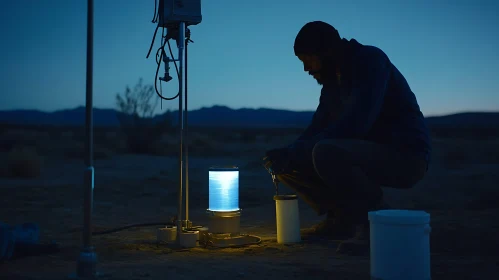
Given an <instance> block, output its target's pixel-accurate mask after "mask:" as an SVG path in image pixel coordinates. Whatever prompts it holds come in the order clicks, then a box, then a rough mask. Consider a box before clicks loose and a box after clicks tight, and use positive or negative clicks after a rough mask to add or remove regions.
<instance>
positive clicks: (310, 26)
mask: <svg viewBox="0 0 499 280" xmlns="http://www.w3.org/2000/svg"><path fill="white" fill-rule="evenodd" d="M294 50H295V55H296V56H297V57H298V58H299V59H300V60H301V61H302V62H303V70H304V71H305V72H308V73H309V74H310V75H311V76H313V77H314V79H316V80H317V83H319V84H321V85H322V84H323V83H324V82H325V80H326V79H327V76H330V75H334V73H335V72H336V68H337V67H339V61H340V57H341V55H342V40H341V37H340V35H339V33H338V31H337V30H336V29H335V28H334V27H332V26H331V25H329V24H327V23H325V22H322V21H313V22H309V23H307V24H305V25H304V26H303V27H302V28H301V29H300V31H299V32H298V35H296V39H295V45H294Z"/></svg>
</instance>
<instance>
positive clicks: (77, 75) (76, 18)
mask: <svg viewBox="0 0 499 280" xmlns="http://www.w3.org/2000/svg"><path fill="white" fill-rule="evenodd" d="M1 7H2V8H1V10H0V13H1V17H0V20H1V24H0V29H1V34H2V36H3V40H2V41H1V44H0V50H1V52H0V55H1V57H0V60H1V61H2V63H1V64H0V74H1V75H0V77H1V79H0V90H1V94H0V110H10V109H39V110H43V111H54V110H59V109H68V108H74V107H77V106H82V105H84V103H85V59H86V7H87V2H86V1H85V0H16V1H13V0H2V1H1ZM153 13H154V0H119V1H118V0H95V27H94V28H95V39H94V43H95V46H94V47H95V49H94V59H95V62H94V67H95V68H94V94H95V98H94V105H95V106H96V107H98V108H114V107H115V95H116V93H118V92H123V91H124V89H125V87H126V86H127V85H129V86H134V85H135V84H136V83H137V81H138V79H139V78H141V77H142V78H143V79H144V82H145V83H146V84H152V83H153V81H154V74H155V70H156V63H155V57H154V55H155V52H156V49H157V48H158V47H159V40H156V44H155V46H154V49H153V53H152V54H151V56H150V57H149V59H146V54H147V51H148V48H149V45H150V43H151V39H152V35H153V33H154V29H155V24H153V23H152V22H151V20H152V18H153ZM202 14H203V21H202V22H201V24H199V25H197V26H192V27H190V29H191V32H192V39H193V40H194V44H191V45H189V47H190V48H189V105H190V109H198V108H200V107H205V106H212V105H225V106H229V107H231V108H242V107H245V108H259V107H272V108H280V109H291V110H315V108H316V106H317V104H318V101H319V94H320V87H319V85H317V83H316V82H315V81H314V80H313V78H312V77H310V76H309V75H308V74H307V73H305V72H303V65H302V64H301V62H300V61H299V60H298V59H297V58H296V57H295V55H294V53H293V42H294V38H295V36H296V34H297V32H298V31H299V29H300V28H301V27H302V26H303V25H304V24H305V23H306V22H309V21H314V20H322V21H325V22H328V23H330V24H331V25H333V26H335V27H336V28H337V29H338V31H339V32H340V36H342V37H344V38H347V39H350V38H355V39H357V40H358V41H359V42H360V43H362V44H367V45H373V46H377V47H379V48H381V49H382V50H383V51H385V53H386V54H387V55H388V56H389V58H390V59H391V61H392V62H393V63H394V64H395V66H397V68H398V69H399V70H400V71H401V72H402V73H403V74H404V75H405V77H406V79H407V80H408V82H409V84H410V86H411V88H412V89H413V91H414V92H415V94H416V96H417V98H418V100H419V104H420V106H421V108H422V111H423V113H424V114H425V115H427V116H428V115H442V114H448V113H454V112H462V111H493V110H497V109H498V108H499V78H498V76H499V75H498V74H499V52H498V50H499V16H497V15H498V14H499V1H494V0H490V1H476V0H475V1H473V0H468V1H461V0H455V1H448V0H433V1H429V0H384V1H373V0H369V1H367V0H364V1H354V0H352V1H325V0H324V1H319V0H307V1H298V0H287V1H286V0H272V1H269V0H252V1H234V0H209V1H207V0H204V1H202ZM172 43H173V44H172V45H173V46H174V45H175V44H174V41H172ZM173 51H174V54H175V56H177V49H176V47H174V48H173ZM172 66H173V65H172ZM172 70H173V67H172ZM171 74H173V72H171ZM163 89H164V90H165V93H164V94H165V95H170V96H171V95H174V94H176V91H177V85H176V83H175V82H170V83H168V84H166V85H164V86H163ZM177 107H178V102H177V101H170V102H166V103H165V102H164V103H163V110H166V109H176V108H177ZM159 112H160V111H159V106H158V113H159Z"/></svg>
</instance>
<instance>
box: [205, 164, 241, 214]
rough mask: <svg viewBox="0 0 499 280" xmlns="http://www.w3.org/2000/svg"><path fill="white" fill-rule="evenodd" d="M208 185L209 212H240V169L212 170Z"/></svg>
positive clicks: (217, 168)
mask: <svg viewBox="0 0 499 280" xmlns="http://www.w3.org/2000/svg"><path fill="white" fill-rule="evenodd" d="M208 185H209V208H208V210H210V211H217V212H230V211H238V210H239V168H237V167H212V168H210V170H209V181H208Z"/></svg>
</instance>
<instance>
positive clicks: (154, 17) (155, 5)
mask: <svg viewBox="0 0 499 280" xmlns="http://www.w3.org/2000/svg"><path fill="white" fill-rule="evenodd" d="M157 5H158V1H157V0H154V15H153V16H152V21H151V22H152V23H156V17H157V16H158V15H159V12H157V9H156V8H157Z"/></svg>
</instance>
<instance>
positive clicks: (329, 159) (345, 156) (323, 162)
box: [312, 139, 351, 172]
mask: <svg viewBox="0 0 499 280" xmlns="http://www.w3.org/2000/svg"><path fill="white" fill-rule="evenodd" d="M344 142H345V141H344V140H341V139H338V140H322V141H319V142H317V144H315V146H314V148H313V150H312V158H313V163H314V166H315V169H316V171H317V172H320V170H322V169H323V168H325V167H327V168H328V169H330V168H331V167H333V168H334V167H338V165H343V166H345V165H348V163H349V162H350V161H351V160H350V155H349V153H348V151H347V150H346V149H345V148H344V145H343V144H344Z"/></svg>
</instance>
